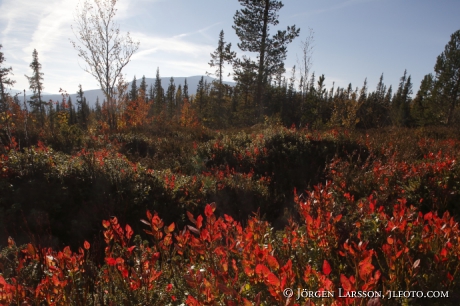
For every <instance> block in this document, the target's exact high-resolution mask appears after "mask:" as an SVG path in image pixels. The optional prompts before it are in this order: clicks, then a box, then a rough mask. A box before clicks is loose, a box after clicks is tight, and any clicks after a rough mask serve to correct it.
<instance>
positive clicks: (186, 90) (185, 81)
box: [183, 79, 189, 100]
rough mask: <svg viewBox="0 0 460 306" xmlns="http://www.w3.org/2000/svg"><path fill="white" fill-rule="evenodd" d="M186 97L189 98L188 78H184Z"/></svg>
mask: <svg viewBox="0 0 460 306" xmlns="http://www.w3.org/2000/svg"><path fill="white" fill-rule="evenodd" d="M183 95H184V99H187V100H188V99H189V95H188V84H187V79H185V80H184V93H183Z"/></svg>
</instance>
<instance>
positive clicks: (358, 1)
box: [292, 0, 379, 17]
mask: <svg viewBox="0 0 460 306" xmlns="http://www.w3.org/2000/svg"><path fill="white" fill-rule="evenodd" d="M375 1H379V0H348V1H345V2H343V3H340V4H337V5H334V6H331V7H326V8H322V9H317V10H313V11H309V12H304V13H299V14H294V15H292V17H298V16H313V15H319V14H322V13H325V12H329V11H334V10H339V9H342V8H345V7H348V6H353V5H358V4H361V3H367V2H375Z"/></svg>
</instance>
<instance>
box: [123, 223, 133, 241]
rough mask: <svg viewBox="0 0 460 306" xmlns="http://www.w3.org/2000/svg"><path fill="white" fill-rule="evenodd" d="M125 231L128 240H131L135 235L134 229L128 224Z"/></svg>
mask: <svg viewBox="0 0 460 306" xmlns="http://www.w3.org/2000/svg"><path fill="white" fill-rule="evenodd" d="M125 231H126V233H125V235H126V238H127V239H128V240H129V239H131V236H132V235H133V233H134V232H133V229H132V228H131V226H129V224H126V226H125Z"/></svg>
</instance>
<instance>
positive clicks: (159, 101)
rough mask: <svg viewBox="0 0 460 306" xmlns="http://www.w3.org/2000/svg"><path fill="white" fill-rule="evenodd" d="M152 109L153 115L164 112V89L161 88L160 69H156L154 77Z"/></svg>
mask: <svg viewBox="0 0 460 306" xmlns="http://www.w3.org/2000/svg"><path fill="white" fill-rule="evenodd" d="M154 93H155V96H154V99H153V103H154V109H155V114H156V115H159V114H160V113H161V112H162V111H163V110H164V96H165V94H164V89H163V87H162V86H161V78H160V68H157V74H156V77H155V84H154Z"/></svg>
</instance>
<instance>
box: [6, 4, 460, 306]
mask: <svg viewBox="0 0 460 306" xmlns="http://www.w3.org/2000/svg"><path fill="white" fill-rule="evenodd" d="M94 3H95V4H94V6H91V5H90V2H88V1H85V3H84V5H83V6H82V7H81V8H80V9H81V11H79V12H80V13H79V14H78V16H79V18H80V19H78V21H79V22H78V23H77V24H76V25H75V27H76V29H77V34H76V35H77V41H76V42H73V45H74V47H75V49H76V50H77V51H78V54H79V56H80V57H81V58H82V59H84V60H85V61H86V62H87V63H88V67H89V68H88V72H89V73H90V74H92V75H93V76H94V77H95V78H96V79H97V81H98V83H99V84H100V86H101V89H102V91H103V93H104V96H105V98H104V99H103V101H99V100H98V101H95V107H90V103H89V101H87V100H86V98H85V92H84V90H83V88H82V86H81V85H80V86H76V88H78V91H77V99H76V101H74V102H73V101H72V100H71V99H69V95H68V93H67V92H64V91H63V92H62V99H61V100H60V101H43V100H42V95H43V94H42V92H43V88H44V83H45V76H46V74H45V73H46V71H43V69H42V66H41V64H40V60H39V56H38V51H37V50H34V52H33V54H32V61H31V63H30V69H31V73H32V74H31V76H27V79H28V81H29V84H30V90H32V91H33V93H34V94H33V96H31V97H30V99H29V100H28V101H25V100H23V101H21V100H20V96H19V95H17V94H16V95H15V94H12V93H10V91H9V89H10V88H12V87H13V86H14V84H15V80H14V79H13V68H12V67H7V59H6V58H5V57H4V54H3V53H2V52H1V50H2V48H8V46H7V45H5V46H2V45H0V304H1V305H189V306H198V305H229V306H231V305H235V306H236V305H244V306H249V305H291V306H294V305H296V306H300V305H373V306H376V305H458V303H459V302H460V229H459V225H458V221H459V219H460V207H459V208H457V206H458V205H459V203H460V193H459V190H460V166H459V165H458V163H457V160H458V158H459V157H460V137H459V135H460V134H459V132H460V109H459V101H460V30H458V31H456V32H454V33H453V34H452V35H451V39H450V41H448V42H446V45H445V49H444V50H440V55H439V56H438V57H437V58H436V59H433V63H434V71H433V73H430V74H427V75H426V76H425V77H424V78H423V80H422V82H421V84H420V89H419V90H418V91H417V92H416V93H414V92H413V84H412V82H411V76H410V75H409V74H408V72H406V71H404V73H403V74H402V76H401V78H400V82H399V85H398V87H397V88H394V89H393V88H392V86H387V85H385V83H384V79H383V74H382V75H381V76H380V81H379V83H378V85H377V88H376V89H375V90H372V89H369V88H368V86H367V80H364V84H363V85H362V86H361V87H360V88H359V87H356V88H353V87H352V85H351V84H350V85H349V86H348V87H346V88H340V87H337V88H335V87H334V86H333V87H331V88H326V86H325V76H324V75H319V76H315V74H314V73H311V74H310V67H311V66H310V65H311V57H310V53H309V52H310V50H311V49H310V48H311V44H310V43H311V39H312V38H313V37H312V33H311V32H310V36H309V39H310V40H309V39H307V40H305V41H304V42H303V48H304V49H303V51H304V53H303V54H304V56H303V58H301V61H300V62H301V63H300V64H301V65H300V67H298V68H297V71H296V67H294V68H293V69H292V71H291V72H287V73H286V68H285V66H284V61H285V59H286V55H287V46H288V45H289V44H290V43H292V41H294V39H296V38H297V37H298V36H299V35H300V29H298V28H296V26H295V25H292V26H288V27H286V30H283V31H281V30H280V31H277V32H276V33H271V32H270V31H269V29H270V27H269V26H270V25H277V24H278V14H279V13H280V12H282V10H281V9H282V7H283V4H282V2H281V1H275V0H270V1H268V0H267V1H255V0H239V3H240V5H241V8H240V10H238V11H237V12H236V13H235V16H234V20H233V21H234V25H233V29H234V30H235V32H236V34H237V35H238V37H239V39H240V42H239V43H238V48H239V49H240V50H243V51H248V52H252V53H254V54H255V60H254V59H251V58H249V57H246V56H243V57H241V58H238V57H237V55H236V52H235V51H233V50H232V45H231V44H230V43H227V42H226V41H225V35H224V31H221V32H220V35H219V37H218V40H217V48H216V49H215V51H214V52H213V53H212V54H210V62H209V66H210V70H212V71H213V72H212V73H209V75H211V76H213V77H214V81H212V82H211V83H208V82H207V81H205V80H204V78H202V79H201V81H200V82H199V84H198V87H197V88H196V92H195V93H193V94H189V92H192V90H190V89H189V88H188V85H187V83H186V82H185V83H184V84H178V85H177V86H176V84H175V83H174V79H173V78H171V81H170V84H169V86H168V87H167V88H163V87H162V85H161V80H160V69H157V74H156V81H155V83H154V84H153V85H151V86H147V84H146V81H145V76H144V77H142V79H140V81H139V80H136V78H135V77H134V79H133V81H132V82H130V83H128V82H126V80H125V79H124V78H123V74H122V69H123V68H124V67H125V66H126V65H127V64H128V63H129V62H130V60H131V56H132V55H133V54H134V53H135V52H136V50H137V48H138V45H139V43H138V42H135V41H133V40H132V39H131V38H130V37H129V35H128V36H123V37H121V36H120V37H118V36H110V35H103V30H104V27H103V26H102V25H103V24H104V22H107V21H109V22H111V21H112V20H113V17H114V16H115V11H114V10H113V8H114V5H115V4H116V1H106V0H94ZM95 8H97V9H98V10H99V12H106V13H105V14H102V15H101V14H99V15H98V14H97V11H96V12H95V11H93V10H94V9H95ZM101 16H105V17H106V18H107V20H103V19H101ZM105 29H106V30H107V31H111V28H110V27H105ZM109 44H111V45H112V46H115V47H113V48H110V49H108V48H105V49H104V48H103V47H101V46H104V45H109ZM109 50H110V51H109ZM109 59H110V60H109ZM116 63H119V64H116ZM225 66H228V67H231V69H232V71H233V76H234V81H235V85H234V86H231V85H228V84H226V83H225V82H223V69H224V67H225ZM299 71H300V74H299ZM299 75H300V78H299ZM138 81H139V85H138ZM76 90H77V89H76ZM289 290H291V291H289ZM302 290H308V291H309V293H310V294H309V295H308V294H305V295H301V292H302ZM399 291H405V292H412V293H411V294H410V295H407V296H405V295H400V296H397V297H394V298H391V299H389V298H388V297H389V296H390V295H391V294H392V293H393V294H395V293H397V292H399ZM357 292H361V293H365V296H357V295H356V294H357ZM324 293H331V294H330V295H327V294H326V295H324ZM430 294H431V296H430ZM430 297H433V298H430Z"/></svg>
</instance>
